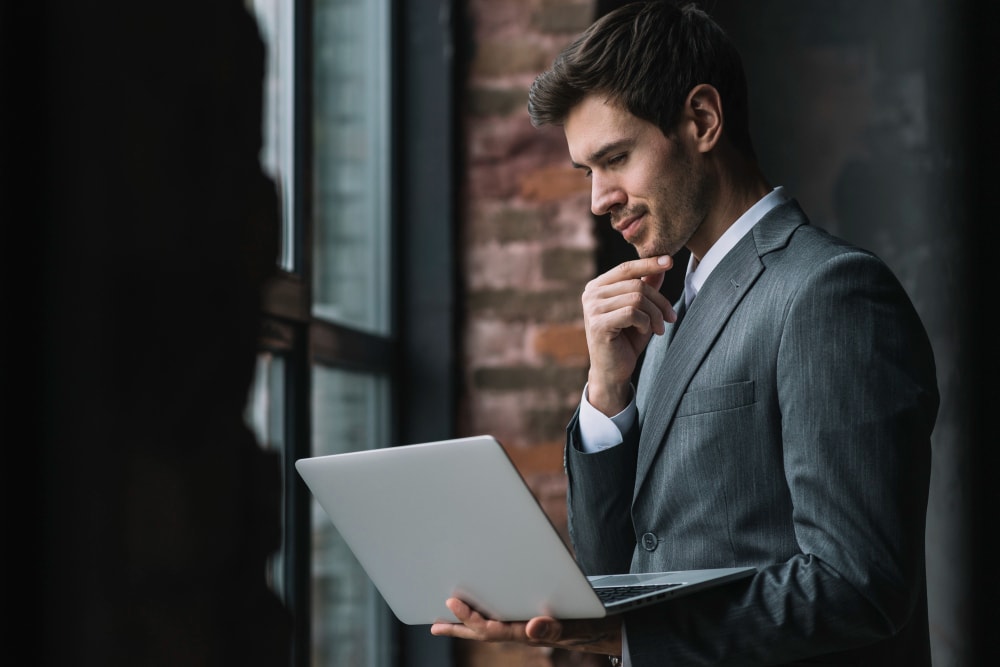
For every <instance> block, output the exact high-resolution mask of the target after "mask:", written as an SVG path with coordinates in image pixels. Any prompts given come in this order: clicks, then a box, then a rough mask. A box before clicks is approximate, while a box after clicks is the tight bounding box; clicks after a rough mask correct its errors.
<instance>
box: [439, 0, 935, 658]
mask: <svg viewBox="0 0 1000 667" xmlns="http://www.w3.org/2000/svg"><path fill="white" fill-rule="evenodd" d="M529 109H530V112H531V117H532V121H533V122H534V123H535V124H536V125H541V124H556V125H561V126H562V127H563V129H564V131H565V134H566V140H567V145H568V148H569V154H570V157H571V159H572V161H573V163H574V165H575V166H577V167H579V168H580V169H581V170H582V171H583V172H584V173H585V174H586V176H587V177H588V178H590V179H591V197H592V208H593V211H594V213H595V214H597V215H603V214H609V215H610V220H611V224H612V225H613V226H614V228H615V229H616V230H618V231H619V232H620V233H621V234H622V235H623V237H624V238H625V239H626V240H627V241H628V242H629V243H630V244H632V245H633V246H634V247H635V248H636V250H637V251H638V254H639V259H637V260H634V261H629V262H625V263H624V264H622V265H620V266H618V267H616V268H614V269H612V270H610V271H608V272H607V273H605V274H604V275H602V276H599V277H598V278H596V279H595V280H593V281H591V282H590V284H588V286H587V288H586V290H585V292H584V295H583V312H584V321H585V325H586V332H587V344H588V347H589V353H590V362H591V366H590V370H589V375H588V382H587V385H586V387H585V389H584V394H583V400H582V402H581V405H580V408H579V410H578V411H577V414H576V415H575V416H574V418H573V420H572V421H571V423H570V424H569V428H568V442H567V446H566V456H565V464H566V472H567V475H568V479H569V492H568V503H569V528H570V535H571V537H572V540H573V546H574V548H575V551H576V555H577V558H578V559H579V561H580V563H581V565H582V566H583V568H584V570H585V571H586V572H587V573H588V574H604V573H613V572H628V571H632V572H644V571H659V570H677V569H694V568H703V567H731V566H745V565H752V566H755V567H757V568H758V572H757V574H756V575H755V576H754V577H753V578H751V579H749V580H746V581H741V582H737V583H732V584H727V585H725V586H723V587H720V588H717V589H713V590H710V591H707V592H700V593H696V594H694V595H691V596H688V597H685V598H682V599H678V600H676V601H668V602H664V603H660V604H657V605H653V606H650V607H647V608H644V609H640V610H638V611H634V612H629V613H626V614H623V615H621V616H618V617H613V618H609V619H600V620H593V621H559V620H557V619H553V618H548V617H539V618H535V619H532V620H530V621H528V622H527V623H500V622H496V621H492V620H489V619H485V618H483V617H482V616H481V615H480V614H479V613H477V612H476V611H475V610H473V609H471V608H470V607H469V606H468V605H466V604H465V603H463V602H462V601H460V600H456V599H452V600H449V601H448V603H447V604H448V605H449V607H450V608H451V609H452V611H453V612H454V613H455V614H456V616H457V618H458V619H459V620H460V621H461V622H460V623H456V624H436V625H434V626H433V627H432V632H433V633H434V634H439V635H448V636H454V637H462V638H468V639H479V640H485V641H520V642H525V643H529V644H535V645H548V646H559V647H566V648H575V649H579V650H584V651H592V652H598V653H607V654H608V655H609V656H612V662H613V663H615V664H617V662H616V661H617V660H618V656H619V655H621V656H624V662H623V663H622V664H631V665H634V666H635V667H647V666H656V667H661V666H663V665H671V666H673V665H737V664H738V665H774V664H806V663H808V664H837V665H872V666H876V665H877V666H879V667H885V666H887V665H906V666H908V667H912V666H914V665H929V664H930V649H929V636H928V623H927V597H926V585H925V564H924V522H925V516H926V502H927V494H928V484H929V475H930V434H931V431H932V430H933V426H934V422H935V419H936V415H937V408H938V391H937V385H936V379H935V367H934V359H933V354H932V351H931V348H930V344H929V342H928V339H927V336H926V334H925V332H924V329H923V326H922V324H921V322H920V320H919V318H918V316H917V314H916V312H915V311H914V309H913V307H912V305H911V303H910V301H909V299H908V298H907V296H906V294H905V292H904V290H903V288H902V287H901V286H900V284H899V282H898V281H897V280H896V278H895V277H894V276H893V275H892V273H891V272H890V270H889V269H888V268H887V267H886V265H885V264H884V263H883V262H881V261H880V260H879V259H878V258H877V257H875V256H874V255H872V254H871V253H869V252H866V251H864V250H861V249H858V248H855V247H852V246H851V245H849V244H847V243H845V242H844V241H841V240H839V239H836V238H834V237H832V236H830V235H828V234H826V233H825V232H823V231H821V230H819V229H818V228H816V227H813V226H811V225H810V224H809V222H808V220H807V218H806V216H805V214H804V213H803V211H802V210H801V208H800V207H799V205H798V204H797V203H796V202H795V200H794V199H792V198H790V197H789V195H788V194H787V193H786V192H785V191H784V189H783V188H780V187H779V188H773V187H772V186H771V185H770V184H768V182H767V180H766V179H765V177H764V176H763V174H762V173H761V172H760V170H759V168H758V166H757V164H756V160H755V157H754V151H753V148H752V145H751V141H750V134H749V131H748V123H747V93H746V83H745V78H744V74H743V71H742V65H741V62H740V58H739V55H738V54H737V53H736V51H735V49H734V47H733V46H732V44H731V43H730V42H729V40H728V39H727V37H726V36H725V34H724V33H723V31H722V30H721V29H720V28H719V27H718V26H717V25H716V24H715V23H714V22H713V21H712V20H711V19H710V18H709V17H708V16H707V15H706V14H704V13H703V12H702V11H700V10H698V9H696V8H695V7H693V6H685V7H683V8H677V7H675V6H673V5H671V4H668V3H666V2H663V1H660V0H653V1H651V2H645V3H637V4H633V5H628V6H625V7H623V8H621V9H619V10H616V11H614V12H612V13H610V14H608V15H606V16H605V17H604V18H602V19H600V20H599V21H598V22H596V23H595V24H594V25H593V26H592V27H591V28H590V29H588V30H587V31H586V32H585V33H584V34H583V35H582V36H581V37H580V38H579V39H578V40H577V41H575V42H574V43H573V44H572V45H570V46H569V47H568V48H567V49H566V50H565V51H564V52H563V53H562V54H561V55H560V56H559V57H558V58H557V59H556V61H555V63H554V64H553V66H552V68H551V69H550V70H549V71H547V72H545V73H543V74H542V75H541V76H540V77H538V79H537V80H536V81H535V83H534V84H533V86H532V88H531V92H530V95H529ZM685 246H686V247H687V248H688V249H689V250H690V251H691V258H690V260H689V264H688V268H687V275H686V278H685V289H684V294H683V296H682V297H681V298H680V299H679V301H678V304H677V305H676V307H675V306H673V305H671V304H670V303H668V301H667V299H665V298H664V297H663V296H662V295H661V294H660V291H659V288H660V286H661V284H662V281H663V273H664V272H665V271H666V270H668V269H670V268H671V266H672V259H671V255H673V254H674V253H676V252H677V251H678V250H680V249H681V248H682V247H685ZM637 369H638V370H639V376H638V378H639V379H638V382H637V384H635V386H634V387H633V384H632V380H633V377H634V373H635V371H636V370H637Z"/></svg>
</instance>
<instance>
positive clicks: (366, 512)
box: [295, 435, 753, 625]
mask: <svg viewBox="0 0 1000 667" xmlns="http://www.w3.org/2000/svg"><path fill="white" fill-rule="evenodd" d="M295 467H296V470H297V471H298V473H299V475H300V476H301V477H302V479H303V481H304V482H305V483H306V485H307V486H308V488H309V489H310V491H311V492H312V494H313V496H314V497H315V499H316V501H317V502H318V503H319V505H320V506H321V507H322V508H323V510H324V511H325V512H326V514H327V515H328V517H329V518H330V520H331V521H332V523H333V525H334V526H335V527H336V529H337V531H338V532H339V533H340V535H341V536H342V537H343V539H344V541H345V542H346V543H347V546H348V547H349V548H350V549H351V551H352V552H353V553H354V555H355V557H356V558H357V560H358V562H359V563H360V564H361V566H362V568H364V570H365V572H366V574H367V575H368V576H369V578H370V579H371V580H372V583H373V584H374V585H375V587H376V588H377V589H378V591H379V593H380V594H381V595H382V597H383V598H384V599H385V601H386V603H387V604H388V606H389V608H390V609H391V610H392V612H393V613H394V614H395V615H396V617H397V618H398V619H399V620H400V621H402V622H403V623H406V624H410V625H421V624H430V623H434V622H437V621H454V620H455V618H454V616H453V615H452V614H451V612H450V611H449V610H448V608H447V607H446V606H445V604H444V603H445V600H446V599H447V598H449V597H452V596H457V597H460V598H462V599H463V600H465V601H466V602H468V603H469V604H471V605H472V606H473V607H475V608H476V609H478V610H480V611H481V612H482V613H483V614H485V615H486V616H488V617H491V618H495V619H497V620H506V621H513V620H526V619H529V618H531V617H534V616H538V615H540V614H547V615H551V616H555V617H558V618H565V619H570V618H599V617H602V616H605V615H606V614H607V613H609V612H608V610H607V608H606V607H605V605H604V604H603V603H602V602H601V600H600V599H599V597H598V595H597V594H596V593H595V591H594V588H593V586H592V585H591V583H590V580H589V579H588V577H587V576H586V575H585V574H584V573H583V572H582V570H581V569H580V568H579V566H578V565H577V563H576V561H575V560H574V558H573V556H572V554H571V552H570V550H569V549H568V547H567V546H566V544H565V543H564V542H563V540H562V538H561V536H560V535H559V533H558V531H556V529H555V527H554V526H553V525H552V523H551V522H550V521H549V519H548V517H547V515H546V514H545V512H544V511H543V510H542V508H541V506H540V505H539V504H538V501H537V500H536V499H535V497H534V495H533V494H532V493H531V491H530V489H529V488H528V487H527V485H526V484H525V482H524V480H523V479H522V478H521V476H520V474H519V473H518V471H517V469H516V468H515V466H514V465H513V463H512V461H511V460H510V458H509V457H508V456H507V453H506V452H505V451H504V449H503V447H502V446H501V445H500V443H499V442H498V441H497V440H496V439H495V438H493V437H492V436H488V435H484V436H474V437H469V438H458V439H452V440H443V441H438V442H429V443H421V444H413V445H405V446H397V447H388V448H384V449H374V450H365V451H359V452H349V453H344V454H331V455H325V456H317V457H311V458H304V459H300V460H298V461H296V463H295ZM752 572H753V568H733V569H731V570H711V571H709V570H703V571H698V572H696V573H690V574H689V575H688V576H687V578H686V579H685V580H684V584H685V585H684V586H676V587H673V588H672V589H671V590H670V595H679V594H683V593H684V592H686V591H685V589H686V588H692V587H693V588H700V587H704V586H706V585H710V584H712V583H713V582H720V583H721V582H722V581H725V580H727V579H731V578H733V577H735V576H748V575H749V574H751V573H752ZM621 576H623V577H626V578H628V577H631V578H632V580H634V579H635V577H634V575H621ZM643 576H646V575H643ZM594 579H595V580H597V579H598V578H597V577H595V578H594ZM600 579H601V580H603V581H605V583H614V582H613V578H611V579H609V578H608V577H601V578H600ZM682 579H684V577H682ZM694 579H696V581H694ZM665 595H666V594H661V595H659V596H657V597H656V598H655V600H659V599H663V597H664V596H665ZM624 608H625V606H624V604H623V603H619V605H618V608H616V609H615V611H620V610H624Z"/></svg>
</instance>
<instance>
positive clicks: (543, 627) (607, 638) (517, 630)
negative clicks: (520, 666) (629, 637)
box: [431, 598, 622, 655]
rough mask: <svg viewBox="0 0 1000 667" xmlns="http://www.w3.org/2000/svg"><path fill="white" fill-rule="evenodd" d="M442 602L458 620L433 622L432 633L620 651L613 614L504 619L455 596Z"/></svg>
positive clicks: (619, 628) (618, 624)
mask: <svg viewBox="0 0 1000 667" xmlns="http://www.w3.org/2000/svg"><path fill="white" fill-rule="evenodd" d="M445 604H447V605H448V609H450V610H451V613H453V614H454V615H455V618H457V619H458V620H459V621H460V622H459V623H435V624H434V625H432V626H431V634H432V635H437V636H440V637H455V638H458V639H473V640H476V641H484V642H515V643H519V644H527V645H529V646H549V647H552V648H563V649H569V650H572V651H586V652H589V653H603V654H605V655H621V651H622V621H621V618H619V617H616V616H608V617H605V618H595V619H586V620H571V621H560V620H556V619H554V618H551V617H549V616H538V617H536V618H533V619H531V620H530V621H521V622H510V623H507V622H502V621H494V620H492V619H488V618H486V617H484V616H483V615H482V614H480V613H479V612H477V611H476V610H475V609H473V608H472V607H470V606H469V605H467V604H466V603H464V602H462V601H461V600H459V599H458V598H449V599H448V601H447V602H446V603H445Z"/></svg>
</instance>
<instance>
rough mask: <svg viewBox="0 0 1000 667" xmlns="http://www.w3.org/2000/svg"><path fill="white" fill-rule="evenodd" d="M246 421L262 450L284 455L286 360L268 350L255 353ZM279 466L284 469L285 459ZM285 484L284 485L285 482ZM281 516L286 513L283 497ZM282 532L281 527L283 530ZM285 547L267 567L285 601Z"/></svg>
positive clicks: (283, 495)
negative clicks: (274, 451) (254, 366)
mask: <svg viewBox="0 0 1000 667" xmlns="http://www.w3.org/2000/svg"><path fill="white" fill-rule="evenodd" d="M246 422H247V424H248V425H249V426H250V429H251V430H252V431H253V433H254V435H255V436H257V442H259V443H260V445H261V447H264V448H265V449H273V450H276V451H277V452H279V454H280V455H281V456H282V459H283V458H284V453H285V360H284V359H282V358H281V357H280V356H278V355H275V354H272V353H270V352H261V353H259V354H258V355H257V369H256V372H255V374H254V382H253V385H252V386H251V387H250V397H249V399H248V401H247V407H246ZM281 469H282V470H284V469H285V465H284V462H282V464H281ZM285 486H287V484H286V485H285ZM281 499H282V507H281V514H280V516H282V517H284V516H285V508H284V499H285V494H284V493H282V494H281ZM282 535H284V529H282ZM284 562H285V547H284V544H282V546H281V548H280V549H279V550H278V551H277V552H276V553H275V554H274V555H272V556H271V559H270V562H269V563H268V566H267V577H268V582H269V583H270V585H271V589H272V590H273V591H274V592H275V593H277V594H278V596H280V597H281V598H282V599H283V600H285V601H286V602H287V600H288V599H287V597H286V595H285V577H284V572H285V570H284Z"/></svg>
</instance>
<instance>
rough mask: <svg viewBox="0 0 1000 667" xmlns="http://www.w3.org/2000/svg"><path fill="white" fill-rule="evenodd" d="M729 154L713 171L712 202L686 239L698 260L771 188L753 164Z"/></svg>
mask: <svg viewBox="0 0 1000 667" xmlns="http://www.w3.org/2000/svg"><path fill="white" fill-rule="evenodd" d="M730 157H731V159H728V160H726V161H725V165H726V167H727V168H725V169H718V170H717V172H716V173H717V174H718V179H717V181H716V190H715V194H714V197H715V201H714V203H713V206H712V207H711V209H710V210H709V212H708V215H706V216H705V220H704V221H703V222H702V224H701V226H700V227H699V228H698V232H697V233H696V234H695V235H694V236H692V237H691V240H690V241H689V242H688V249H689V250H690V251H691V254H692V255H694V256H695V258H696V259H698V260H700V259H701V258H702V257H704V256H705V253H706V252H708V249H709V248H711V247H712V246H713V245H714V244H715V242H716V241H718V240H719V237H720V236H722V235H723V234H724V233H725V232H726V230H727V229H729V227H730V226H732V224H733V223H734V222H736V220H737V219H739V217H740V216H741V215H743V214H744V213H746V211H747V209H749V208H750V207H751V206H753V205H754V204H756V203H757V202H758V201H760V200H761V198H763V197H764V196H765V195H766V194H767V193H768V192H770V191H771V190H772V189H773V187H772V186H771V185H770V184H769V183H768V182H767V180H766V179H765V178H764V175H763V174H762V173H761V171H760V169H759V168H758V167H757V165H756V164H754V163H752V162H749V161H747V160H744V159H742V158H733V157H732V156H730Z"/></svg>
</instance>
